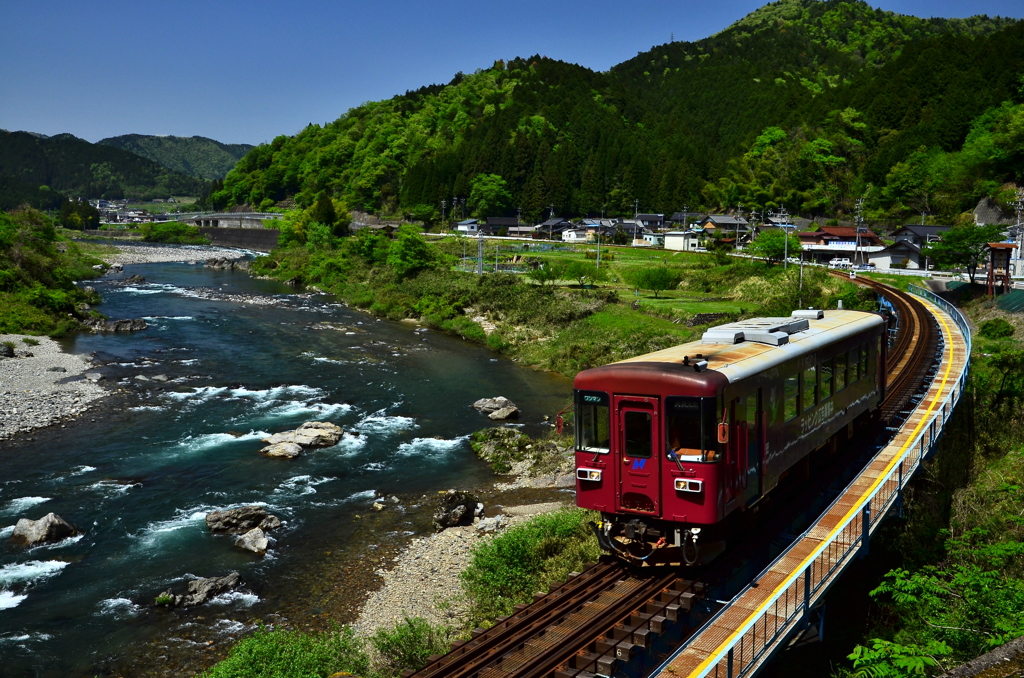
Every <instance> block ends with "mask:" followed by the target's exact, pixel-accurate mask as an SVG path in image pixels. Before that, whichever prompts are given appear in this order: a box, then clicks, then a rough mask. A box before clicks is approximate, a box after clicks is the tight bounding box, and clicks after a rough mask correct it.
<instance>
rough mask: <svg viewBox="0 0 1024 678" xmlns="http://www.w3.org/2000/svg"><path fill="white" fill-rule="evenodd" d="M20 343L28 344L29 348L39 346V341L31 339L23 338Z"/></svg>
mask: <svg viewBox="0 0 1024 678" xmlns="http://www.w3.org/2000/svg"><path fill="white" fill-rule="evenodd" d="M21 341H22V342H24V343H25V344H28V345H29V346H38V345H39V340H38V339H33V338H32V337H23V338H22V340H21Z"/></svg>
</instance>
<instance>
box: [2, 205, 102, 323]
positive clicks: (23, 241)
mask: <svg viewBox="0 0 1024 678" xmlns="http://www.w3.org/2000/svg"><path fill="white" fill-rule="evenodd" d="M60 240H61V238H60V237H59V236H58V235H57V232H56V230H55V229H54V227H53V223H52V222H51V221H50V220H49V219H48V218H47V217H46V216H44V215H43V214H41V213H40V212H37V211H35V210H23V211H19V212H15V213H10V214H7V213H3V212H0V306H2V307H3V309H4V311H3V313H0V334H15V333H28V334H49V335H51V336H63V335H65V334H68V333H69V332H71V331H72V330H74V329H75V328H76V327H77V326H78V320H77V317H78V313H79V311H78V308H77V307H78V304H82V303H89V304H95V303H98V302H99V296H98V295H96V294H95V293H92V294H90V293H86V292H85V291H84V290H82V289H81V288H79V287H76V286H75V284H74V281H75V280H82V279H84V278H91V277H94V276H95V275H96V272H95V271H94V270H92V268H91V267H92V266H93V265H94V264H98V263H99V260H98V259H94V258H92V257H88V256H86V255H84V254H82V252H81V250H80V249H79V247H78V246H77V245H76V244H75V243H73V242H67V241H64V242H61V247H60V248H58V247H57V243H58V241H60ZM62 250H63V251H62Z"/></svg>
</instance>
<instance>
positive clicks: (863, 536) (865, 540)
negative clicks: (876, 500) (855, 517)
mask: <svg viewBox="0 0 1024 678" xmlns="http://www.w3.org/2000/svg"><path fill="white" fill-rule="evenodd" d="M860 515H861V522H860V525H861V533H860V551H858V552H857V557H858V558H867V557H868V549H869V546H870V544H871V506H870V505H869V506H865V507H864V510H863V511H862V512H861V514H860Z"/></svg>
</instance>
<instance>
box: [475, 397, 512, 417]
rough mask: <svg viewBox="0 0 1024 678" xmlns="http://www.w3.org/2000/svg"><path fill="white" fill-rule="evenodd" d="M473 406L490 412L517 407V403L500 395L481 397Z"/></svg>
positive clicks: (486, 412) (487, 412) (484, 411)
mask: <svg viewBox="0 0 1024 678" xmlns="http://www.w3.org/2000/svg"><path fill="white" fill-rule="evenodd" d="M473 407H474V408H476V409H478V410H480V411H481V412H483V413H484V414H490V413H491V412H497V411H498V410H502V409H505V408H508V407H511V408H514V409H516V410H517V411H518V408H516V404H515V403H514V402H512V401H511V400H509V399H508V398H506V397H504V396H498V397H497V398H481V399H480V400H478V401H476V402H475V403H473Z"/></svg>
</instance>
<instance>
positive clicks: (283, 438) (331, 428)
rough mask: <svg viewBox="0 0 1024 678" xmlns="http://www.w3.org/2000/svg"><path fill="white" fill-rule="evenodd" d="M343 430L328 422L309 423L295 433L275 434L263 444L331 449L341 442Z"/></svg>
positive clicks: (264, 440)
mask: <svg viewBox="0 0 1024 678" xmlns="http://www.w3.org/2000/svg"><path fill="white" fill-rule="evenodd" d="M341 434H342V429H341V427H340V426H338V425H337V424H332V423H330V422H326V421H307V422H306V423H305V424H302V425H301V426H299V427H298V428H297V429H295V430H294V431H282V432H280V433H275V434H274V435H272V436H270V437H269V438H264V439H263V442H265V443H267V444H268V445H277V444H279V443H294V444H296V445H301V446H302V447H330V446H331V445H337V444H338V441H339V440H341Z"/></svg>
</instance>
